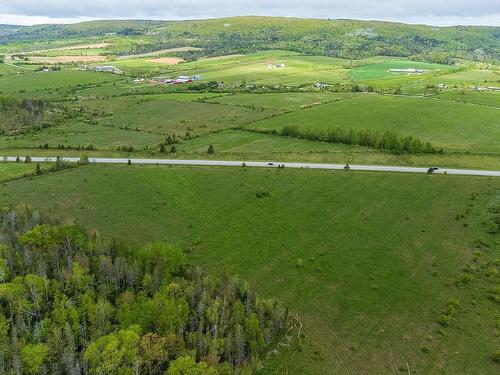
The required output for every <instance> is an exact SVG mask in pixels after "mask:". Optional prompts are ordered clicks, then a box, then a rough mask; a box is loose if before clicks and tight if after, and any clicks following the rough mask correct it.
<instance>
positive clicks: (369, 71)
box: [352, 60, 453, 81]
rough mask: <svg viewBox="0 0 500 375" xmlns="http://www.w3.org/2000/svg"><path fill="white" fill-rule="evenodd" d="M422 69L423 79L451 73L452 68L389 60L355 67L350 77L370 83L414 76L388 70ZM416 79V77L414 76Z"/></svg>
mask: <svg viewBox="0 0 500 375" xmlns="http://www.w3.org/2000/svg"><path fill="white" fill-rule="evenodd" d="M409 68H414V69H423V70H424V73H423V75H421V77H425V74H428V73H433V72H440V71H441V72H442V71H445V72H448V71H452V70H453V68H452V67H450V66H449V65H441V64H429V63H422V62H417V61H408V60H390V61H387V62H380V63H375V64H368V65H361V66H356V67H355V68H354V69H353V70H352V77H353V79H355V80H359V81H371V80H378V79H389V78H395V77H401V76H410V77H411V76H414V75H413V74H408V73H402V72H397V73H395V72H391V71H390V69H409ZM415 76H417V77H418V75H415Z"/></svg>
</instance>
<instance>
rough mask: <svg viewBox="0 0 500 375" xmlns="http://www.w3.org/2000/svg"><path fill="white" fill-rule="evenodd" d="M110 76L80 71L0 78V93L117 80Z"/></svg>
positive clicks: (27, 91) (29, 91)
mask: <svg viewBox="0 0 500 375" xmlns="http://www.w3.org/2000/svg"><path fill="white" fill-rule="evenodd" d="M118 79H119V78H118V77H117V76H114V75H112V74H105V73H97V72H87V71H80V70H61V71H54V72H35V73H29V74H22V75H15V76H8V77H0V91H2V93H3V94H15V93H21V94H23V93H35V92H37V91H38V92H40V91H42V92H45V91H47V90H51V89H56V88H68V87H74V86H78V85H91V84H99V83H104V82H110V81H115V80H118Z"/></svg>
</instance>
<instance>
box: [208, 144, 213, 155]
mask: <svg viewBox="0 0 500 375" xmlns="http://www.w3.org/2000/svg"><path fill="white" fill-rule="evenodd" d="M207 154H210V155H212V154H215V149H214V146H213V145H212V144H211V145H210V146H208V150H207Z"/></svg>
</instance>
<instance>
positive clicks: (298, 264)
mask: <svg viewBox="0 0 500 375" xmlns="http://www.w3.org/2000/svg"><path fill="white" fill-rule="evenodd" d="M295 265H296V266H297V267H299V268H302V267H304V261H303V260H302V259H301V258H299V259H297V263H296V264H295Z"/></svg>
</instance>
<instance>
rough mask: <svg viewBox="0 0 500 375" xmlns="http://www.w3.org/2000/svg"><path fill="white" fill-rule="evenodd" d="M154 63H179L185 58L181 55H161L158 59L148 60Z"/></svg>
mask: <svg viewBox="0 0 500 375" xmlns="http://www.w3.org/2000/svg"><path fill="white" fill-rule="evenodd" d="M148 61H150V62H153V63H159V64H166V65H177V64H179V63H181V62H183V61H184V60H183V59H181V58H179V57H159V58H157V59H151V60H148Z"/></svg>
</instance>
